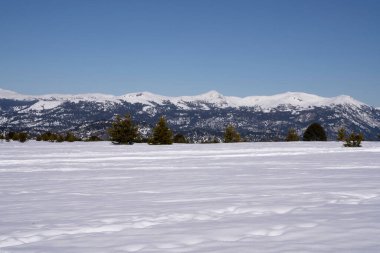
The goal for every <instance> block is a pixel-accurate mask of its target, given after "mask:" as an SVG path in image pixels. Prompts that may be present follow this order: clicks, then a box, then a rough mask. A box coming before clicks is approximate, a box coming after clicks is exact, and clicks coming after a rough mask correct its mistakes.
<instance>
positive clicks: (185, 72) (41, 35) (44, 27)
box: [0, 0, 380, 106]
mask: <svg viewBox="0 0 380 253" xmlns="http://www.w3.org/2000/svg"><path fill="white" fill-rule="evenodd" d="M0 87H1V88H3V89H11V90H14V91H17V92H20V93H28V94H42V93H87V92H102V93H109V94H115V95H121V94H124V93H127V92H136V91H151V92H154V93H158V94H162V95H169V96H176V95H195V94H200V93H203V92H206V91H208V90H217V91H219V92H221V93H223V94H225V95H234V96H248V95H272V94H276V93H281V92H285V91H303V92H308V93H314V94H317V95H321V96H336V95H340V94H347V95H351V96H353V97H355V98H357V99H359V100H361V101H363V102H366V103H368V104H371V105H375V106H380V99H379V94H380V1H378V0H355V1H352V0H286V1H284V0H277V1H272V0H261V1H254V0H246V1H245V0H230V1H224V0H170V1H167V0H149V1H148V0H134V1H132V0H130V1H129V0H120V1H117V0H102V1H98V0H45V1H42V0H0Z"/></svg>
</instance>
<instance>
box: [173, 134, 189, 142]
mask: <svg viewBox="0 0 380 253" xmlns="http://www.w3.org/2000/svg"><path fill="white" fill-rule="evenodd" d="M173 142H174V143H189V141H188V140H187V139H186V137H185V136H184V135H183V134H176V135H174V137H173Z"/></svg>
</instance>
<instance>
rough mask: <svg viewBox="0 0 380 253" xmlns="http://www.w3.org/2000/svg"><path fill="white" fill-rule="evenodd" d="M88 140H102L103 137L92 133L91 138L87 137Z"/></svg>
mask: <svg viewBox="0 0 380 253" xmlns="http://www.w3.org/2000/svg"><path fill="white" fill-rule="evenodd" d="M87 141H102V139H101V138H100V137H98V136H96V135H91V136H90V138H88V139H87Z"/></svg>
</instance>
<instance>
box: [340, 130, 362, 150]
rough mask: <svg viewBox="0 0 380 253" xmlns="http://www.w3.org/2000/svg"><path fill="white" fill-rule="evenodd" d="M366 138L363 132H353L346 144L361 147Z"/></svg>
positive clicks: (346, 145)
mask: <svg viewBox="0 0 380 253" xmlns="http://www.w3.org/2000/svg"><path fill="white" fill-rule="evenodd" d="M363 140H364V136H363V134H361V133H360V134H356V133H351V134H350V135H349V136H348V137H347V138H346V143H345V144H344V146H345V147H361V143H362V141H363Z"/></svg>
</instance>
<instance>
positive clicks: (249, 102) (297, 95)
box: [0, 89, 365, 111]
mask: <svg viewBox="0 0 380 253" xmlns="http://www.w3.org/2000/svg"><path fill="white" fill-rule="evenodd" d="M0 98H5V99H15V100H39V102H37V103H36V105H35V106H33V107H32V108H31V109H32V110H37V111H38V110H43V109H44V108H45V109H46V108H48V109H52V108H54V107H57V106H59V105H60V104H61V103H63V102H74V103H77V102H79V101H95V102H101V103H106V102H108V103H109V102H111V103H121V102H123V101H124V102H128V103H131V104H138V103H139V104H144V105H149V106H154V105H155V104H158V105H163V104H165V103H171V104H174V105H175V106H178V107H180V108H183V109H188V108H189V107H188V105H187V104H189V103H190V104H200V105H201V106H203V107H207V105H205V104H211V105H213V106H215V107H218V108H228V107H233V108H239V107H260V108H261V109H264V110H265V109H271V108H276V107H278V106H289V105H291V106H293V107H296V108H299V109H308V108H310V107H323V106H334V105H351V106H356V107H360V106H363V105H365V104H364V103H362V102H359V101H357V100H355V99H353V98H352V97H349V96H345V95H341V96H337V97H332V98H325V97H320V96H317V95H312V94H307V93H303V92H286V93H282V94H278V95H273V96H249V97H244V98H240V97H232V96H223V95H222V94H220V93H218V92H217V91H209V92H207V93H204V94H201V95H197V96H180V97H168V96H161V95H156V94H153V93H150V92H138V93H129V94H125V95H123V96H113V95H106V94H79V95H61V94H49V95H41V96H30V95H21V94H18V93H16V92H13V91H8V90H3V89H0ZM41 103H42V105H41ZM205 109H209V108H208V107H207V108H205Z"/></svg>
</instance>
